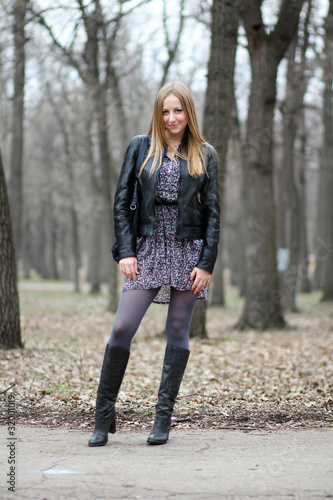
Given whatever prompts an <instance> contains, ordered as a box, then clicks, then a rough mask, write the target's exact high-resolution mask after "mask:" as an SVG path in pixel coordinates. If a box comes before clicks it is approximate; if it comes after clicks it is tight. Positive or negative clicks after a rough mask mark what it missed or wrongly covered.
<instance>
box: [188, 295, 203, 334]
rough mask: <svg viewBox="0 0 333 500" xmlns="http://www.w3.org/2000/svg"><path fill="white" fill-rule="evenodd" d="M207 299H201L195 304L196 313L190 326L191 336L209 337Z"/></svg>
mask: <svg viewBox="0 0 333 500" xmlns="http://www.w3.org/2000/svg"><path fill="white" fill-rule="evenodd" d="M206 309H207V307H206V301H205V300H199V301H198V302H197V304H196V306H195V310H194V315H193V318H192V323H191V327H190V338H194V337H196V338H199V339H205V338H207V330H206Z"/></svg>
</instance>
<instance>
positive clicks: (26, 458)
mask: <svg viewBox="0 0 333 500" xmlns="http://www.w3.org/2000/svg"><path fill="white" fill-rule="evenodd" d="M89 436H90V433H89V432H82V431H66V430H55V429H45V428H36V427H34V428H33V427H30V428H29V427H18V428H17V429H16V437H17V440H16V441H15V450H14V453H15V461H16V464H15V466H16V470H15V483H16V484H15V493H12V492H10V491H8V490H7V487H8V486H9V485H6V481H7V479H6V474H8V473H9V470H10V469H9V467H10V465H9V464H8V457H9V454H10V446H7V445H8V443H9V444H10V440H9V439H8V431H7V428H6V427H0V437H1V454H0V461H1V462H0V463H1V477H0V481H1V483H0V488H1V489H0V498H1V499H4V500H7V499H14V498H15V499H19V500H21V499H22V500H25V499H36V500H42V499H45V500H53V499H54V500H55V499H66V500H71V499H172V500H180V499H182V500H187V499H189V500H206V499H207V500H208V499H209V500H214V499H232V500H237V499H241V500H246V499H253V498H254V499H256V500H262V499H269V500H272V499H278V500H287V499H288V500H290V499H292V498H294V499H297V500H301V499H303V498H305V499H311V500H316V499H323V498H333V429H320V430H303V431H297V432H294V431H279V432H248V433H245V432H242V431H230V430H224V431H222V430H221V431H199V430H179V431H177V430H173V431H172V432H171V435H170V441H169V442H168V444H167V445H164V446H149V445H147V444H146V438H147V433H146V432H145V433H142V432H132V433H130V432H118V433H117V434H116V435H115V436H112V437H111V439H110V441H109V443H108V444H107V445H106V446H104V447H102V448H89V447H88V446H87V440H88V438H89Z"/></svg>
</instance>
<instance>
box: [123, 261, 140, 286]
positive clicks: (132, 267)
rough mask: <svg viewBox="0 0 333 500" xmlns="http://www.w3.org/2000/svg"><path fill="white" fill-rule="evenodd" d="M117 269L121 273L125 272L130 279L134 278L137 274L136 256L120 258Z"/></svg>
mask: <svg viewBox="0 0 333 500" xmlns="http://www.w3.org/2000/svg"><path fill="white" fill-rule="evenodd" d="M119 269H120V271H121V272H122V273H123V274H126V276H128V277H129V278H131V280H133V281H135V280H136V275H137V274H138V259H137V258H136V257H125V259H120V261H119Z"/></svg>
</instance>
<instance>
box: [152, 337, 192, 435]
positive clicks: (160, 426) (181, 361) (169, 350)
mask: <svg viewBox="0 0 333 500" xmlns="http://www.w3.org/2000/svg"><path fill="white" fill-rule="evenodd" d="M189 355H190V351H189V350H188V349H184V348H182V347H176V346H174V345H167V346H166V350H165V356H164V364H163V370H162V379H161V384H160V388H159V391H158V403H157V406H156V418H155V423H154V427H153V429H152V431H151V433H150V434H149V436H148V439H147V442H148V443H149V444H165V443H166V442H167V440H168V439H169V431H170V426H171V415H172V411H173V407H174V404H175V400H176V397H177V394H178V391H179V387H180V384H181V382H182V379H183V376H184V372H185V368H186V365H187V361H188V358H189Z"/></svg>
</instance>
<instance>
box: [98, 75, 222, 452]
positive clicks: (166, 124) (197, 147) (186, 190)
mask: <svg viewBox="0 0 333 500" xmlns="http://www.w3.org/2000/svg"><path fill="white" fill-rule="evenodd" d="M146 144H147V145H148V147H147V150H148V154H147V151H146V159H145V161H144V162H143V164H142V166H141V165H139V167H141V168H140V173H139V177H138V183H139V193H140V204H139V223H138V238H137V239H136V238H135V237H134V234H133V227H132V224H131V215H130V208H129V207H130V204H131V200H132V195H133V190H134V187H133V186H134V181H135V176H136V169H137V166H136V162H137V159H138V157H139V156H140V149H141V148H144V147H146ZM219 216H220V208H219V197H218V180H217V166H216V153H215V150H214V149H213V148H212V146H210V145H208V144H207V143H206V142H205V140H204V139H203V137H202V136H201V134H200V131H199V126H198V122H197V117H196V112H195V107H194V102H193V98H192V96H191V93H190V91H189V90H188V88H187V87H186V86H185V85H183V84H181V83H178V82H175V83H170V84H166V85H165V86H164V87H162V88H161V90H160V91H159V92H158V94H157V97H156V99H155V104H154V111H153V117H152V120H151V124H150V128H149V131H148V137H147V136H136V137H134V138H133V139H132V140H131V142H130V145H129V147H128V149H127V152H126V155H125V159H124V163H123V166H122V170H121V174H120V178H119V182H118V187H117V191H116V195H115V203H114V224H115V235H116V238H117V242H118V248H119V258H120V260H119V268H120V271H121V272H122V273H124V274H125V275H126V276H127V279H126V282H125V284H124V287H123V293H122V297H121V300H120V303H119V307H118V311H117V314H116V317H115V321H114V325H113V329H112V332H111V337H110V340H109V342H108V344H107V346H106V351H105V355H104V361H103V366H102V372H101V378H100V383H99V387H98V391H97V401H96V417H95V430H94V433H93V435H92V437H91V439H90V441H89V446H103V445H105V444H106V443H107V441H108V432H111V433H115V432H116V422H115V416H116V414H115V402H116V399H117V395H118V392H119V389H120V385H121V382H122V379H123V376H124V373H125V370H126V366H127V362H128V359H129V351H130V347H131V341H132V339H133V337H134V335H135V333H136V331H137V329H138V327H139V325H140V322H141V320H142V317H143V316H144V314H145V312H146V311H147V309H148V307H149V305H150V304H151V303H152V302H153V301H154V302H159V303H169V309H168V316H167V321H166V336H167V345H166V350H165V357H164V364H163V370H162V379H161V384H160V388H159V392H158V403H157V407H156V418H155V424H154V427H153V429H152V431H151V433H150V434H149V437H148V443H149V444H164V443H166V442H167V440H168V437H169V430H170V425H171V415H172V411H173V407H174V403H175V399H176V397H177V394H178V391H179V387H180V384H181V381H182V378H183V375H184V372H185V368H186V364H187V360H188V357H189V353H190V351H189V328H190V323H191V319H192V315H193V312H194V307H195V304H196V301H197V300H198V299H207V286H208V284H209V282H210V279H211V275H212V271H213V267H214V264H215V260H216V257H217V245H218V240H219V228H220V221H219Z"/></svg>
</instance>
